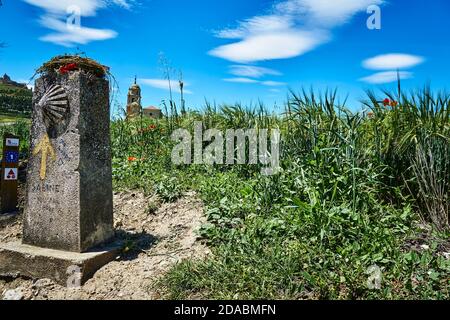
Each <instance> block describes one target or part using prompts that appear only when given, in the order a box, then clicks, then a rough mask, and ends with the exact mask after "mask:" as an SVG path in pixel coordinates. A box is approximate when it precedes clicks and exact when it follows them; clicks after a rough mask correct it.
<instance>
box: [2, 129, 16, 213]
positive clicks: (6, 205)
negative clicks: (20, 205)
mask: <svg viewBox="0 0 450 320" xmlns="http://www.w3.org/2000/svg"><path fill="white" fill-rule="evenodd" d="M19 146H20V140H19V138H18V137H16V136H13V135H11V134H5V136H4V138H3V160H2V174H1V185H0V195H1V200H0V201H1V212H0V214H5V213H11V212H15V211H16V210H17V187H18V179H19Z"/></svg>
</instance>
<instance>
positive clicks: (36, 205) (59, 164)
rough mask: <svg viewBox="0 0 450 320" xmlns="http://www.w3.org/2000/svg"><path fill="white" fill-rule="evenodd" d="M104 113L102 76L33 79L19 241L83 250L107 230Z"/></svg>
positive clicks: (107, 169)
mask: <svg viewBox="0 0 450 320" xmlns="http://www.w3.org/2000/svg"><path fill="white" fill-rule="evenodd" d="M55 85H59V86H60V87H61V88H62V89H61V88H57V87H54V86H55ZM52 90H53V91H52ZM52 92H53V94H52ZM54 92H57V94H55V93H54ZM46 93H47V95H46V96H45V98H43V97H44V95H45V94H46ZM66 96H67V97H66ZM64 99H67V102H68V103H65V102H64ZM52 108H53V109H52ZM50 109H52V110H53V111H54V110H57V112H56V113H57V116H54V112H52V110H50ZM49 110H50V111H49ZM109 119H110V109H109V84H108V81H106V80H104V79H100V78H97V77H95V76H92V75H90V74H87V73H85V72H84V71H74V72H70V73H68V74H65V75H60V74H57V73H52V74H50V75H44V76H42V77H41V78H39V79H37V80H36V84H35V92H34V97H33V119H32V128H31V151H33V152H31V153H30V159H29V164H28V172H27V196H26V205H25V217H24V229H23V243H24V244H29V245H34V246H39V247H43V248H51V249H58V250H65V251H72V252H84V251H87V250H89V249H90V248H93V247H95V246H97V245H98V244H102V243H104V242H106V241H108V240H109V239H111V238H112V237H113V234H114V233H113V204H112V172H111V150H110V133H109V123H110V120H109ZM46 137H48V140H47V143H46V141H45V139H46ZM48 142H49V143H48ZM49 145H50V147H49ZM39 146H40V147H41V148H38V147H39ZM49 148H51V149H53V151H54V154H55V157H52V152H51V149H49ZM44 151H46V152H47V154H45V152H44ZM42 161H45V163H44V165H43V164H42ZM43 168H44V170H43ZM43 171H44V172H43Z"/></svg>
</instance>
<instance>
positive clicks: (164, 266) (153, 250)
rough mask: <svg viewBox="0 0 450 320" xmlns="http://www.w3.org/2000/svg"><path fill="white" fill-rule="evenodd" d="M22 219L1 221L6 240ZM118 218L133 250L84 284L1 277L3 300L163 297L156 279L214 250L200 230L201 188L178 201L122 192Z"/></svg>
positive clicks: (17, 232)
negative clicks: (76, 286) (68, 285)
mask: <svg viewBox="0 0 450 320" xmlns="http://www.w3.org/2000/svg"><path fill="white" fill-rule="evenodd" d="M21 220H22V217H21V216H18V217H16V218H15V219H13V220H9V221H7V222H0V242H1V243H5V242H10V241H15V240H18V239H20V238H21V234H22V222H21ZM114 220H115V228H116V235H117V237H118V238H121V239H123V240H125V243H126V244H127V245H126V248H127V249H124V253H123V254H122V255H121V256H120V257H118V258H117V259H116V260H115V261H113V262H111V263H109V264H108V265H106V266H104V267H103V268H102V269H100V270H99V271H97V273H96V274H95V275H94V277H93V278H92V279H91V280H89V281H88V282H87V283H86V284H85V285H84V286H83V287H81V288H79V289H67V288H65V287H62V286H60V285H58V284H56V283H55V282H53V281H51V280H48V279H39V280H31V279H24V278H15V279H13V278H0V299H1V298H3V299H5V298H7V297H10V296H15V297H16V298H20V299H35V300H42V299H45V300H47V299H50V300H53V299H58V300H59V299H68V300H71V299H77V300H85V299H94V300H104V299H108V300H116V299H118V300H127V299H134V300H146V299H152V300H154V299H159V298H160V294H159V293H158V290H157V288H156V287H155V285H154V282H155V280H157V279H158V278H160V277H161V276H162V275H164V273H165V272H167V271H168V270H169V269H170V268H171V267H172V266H174V265H175V264H176V263H178V262H180V261H182V260H183V259H188V258H204V257H206V256H207V255H209V254H210V251H209V250H208V248H207V247H206V246H205V245H204V244H203V243H202V242H201V241H200V240H199V239H198V237H197V233H196V231H197V230H198V229H199V227H200V226H201V225H202V224H203V223H204V222H205V218H204V214H203V204H202V202H201V201H200V200H199V199H198V198H197V197H196V195H195V193H188V194H186V195H185V196H184V197H183V198H181V199H179V200H178V201H177V202H175V203H172V204H160V203H159V201H158V200H157V199H156V198H155V197H146V196H144V194H142V193H140V192H136V193H132V192H122V193H117V194H115V195H114ZM11 290H12V291H11Z"/></svg>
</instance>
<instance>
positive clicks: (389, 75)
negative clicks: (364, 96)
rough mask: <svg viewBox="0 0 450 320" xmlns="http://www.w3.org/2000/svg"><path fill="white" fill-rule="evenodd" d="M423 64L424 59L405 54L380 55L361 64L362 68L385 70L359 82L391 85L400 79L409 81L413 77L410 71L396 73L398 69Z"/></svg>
mask: <svg viewBox="0 0 450 320" xmlns="http://www.w3.org/2000/svg"><path fill="white" fill-rule="evenodd" d="M423 62H425V58H424V57H421V56H416V55H412V54H406V53H387V54H381V55H378V56H375V57H372V58H369V59H366V60H364V61H363V62H362V66H363V67H364V68H366V69H369V70H385V71H383V72H378V73H375V74H372V75H370V76H367V77H364V78H361V79H359V80H360V81H363V82H367V83H370V84H385V83H392V82H395V81H397V80H398V75H400V79H402V80H403V79H410V78H412V77H413V76H414V73H412V72H410V71H401V72H399V73H397V71H396V70H399V69H409V68H413V67H415V66H417V65H419V64H422V63H423Z"/></svg>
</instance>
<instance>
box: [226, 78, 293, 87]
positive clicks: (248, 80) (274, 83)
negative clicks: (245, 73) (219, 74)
mask: <svg viewBox="0 0 450 320" xmlns="http://www.w3.org/2000/svg"><path fill="white" fill-rule="evenodd" d="M223 81H226V82H234V83H257V84H262V85H264V86H268V87H280V86H285V85H286V83H285V82H278V81H260V80H256V79H251V78H227V79H223Z"/></svg>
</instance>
